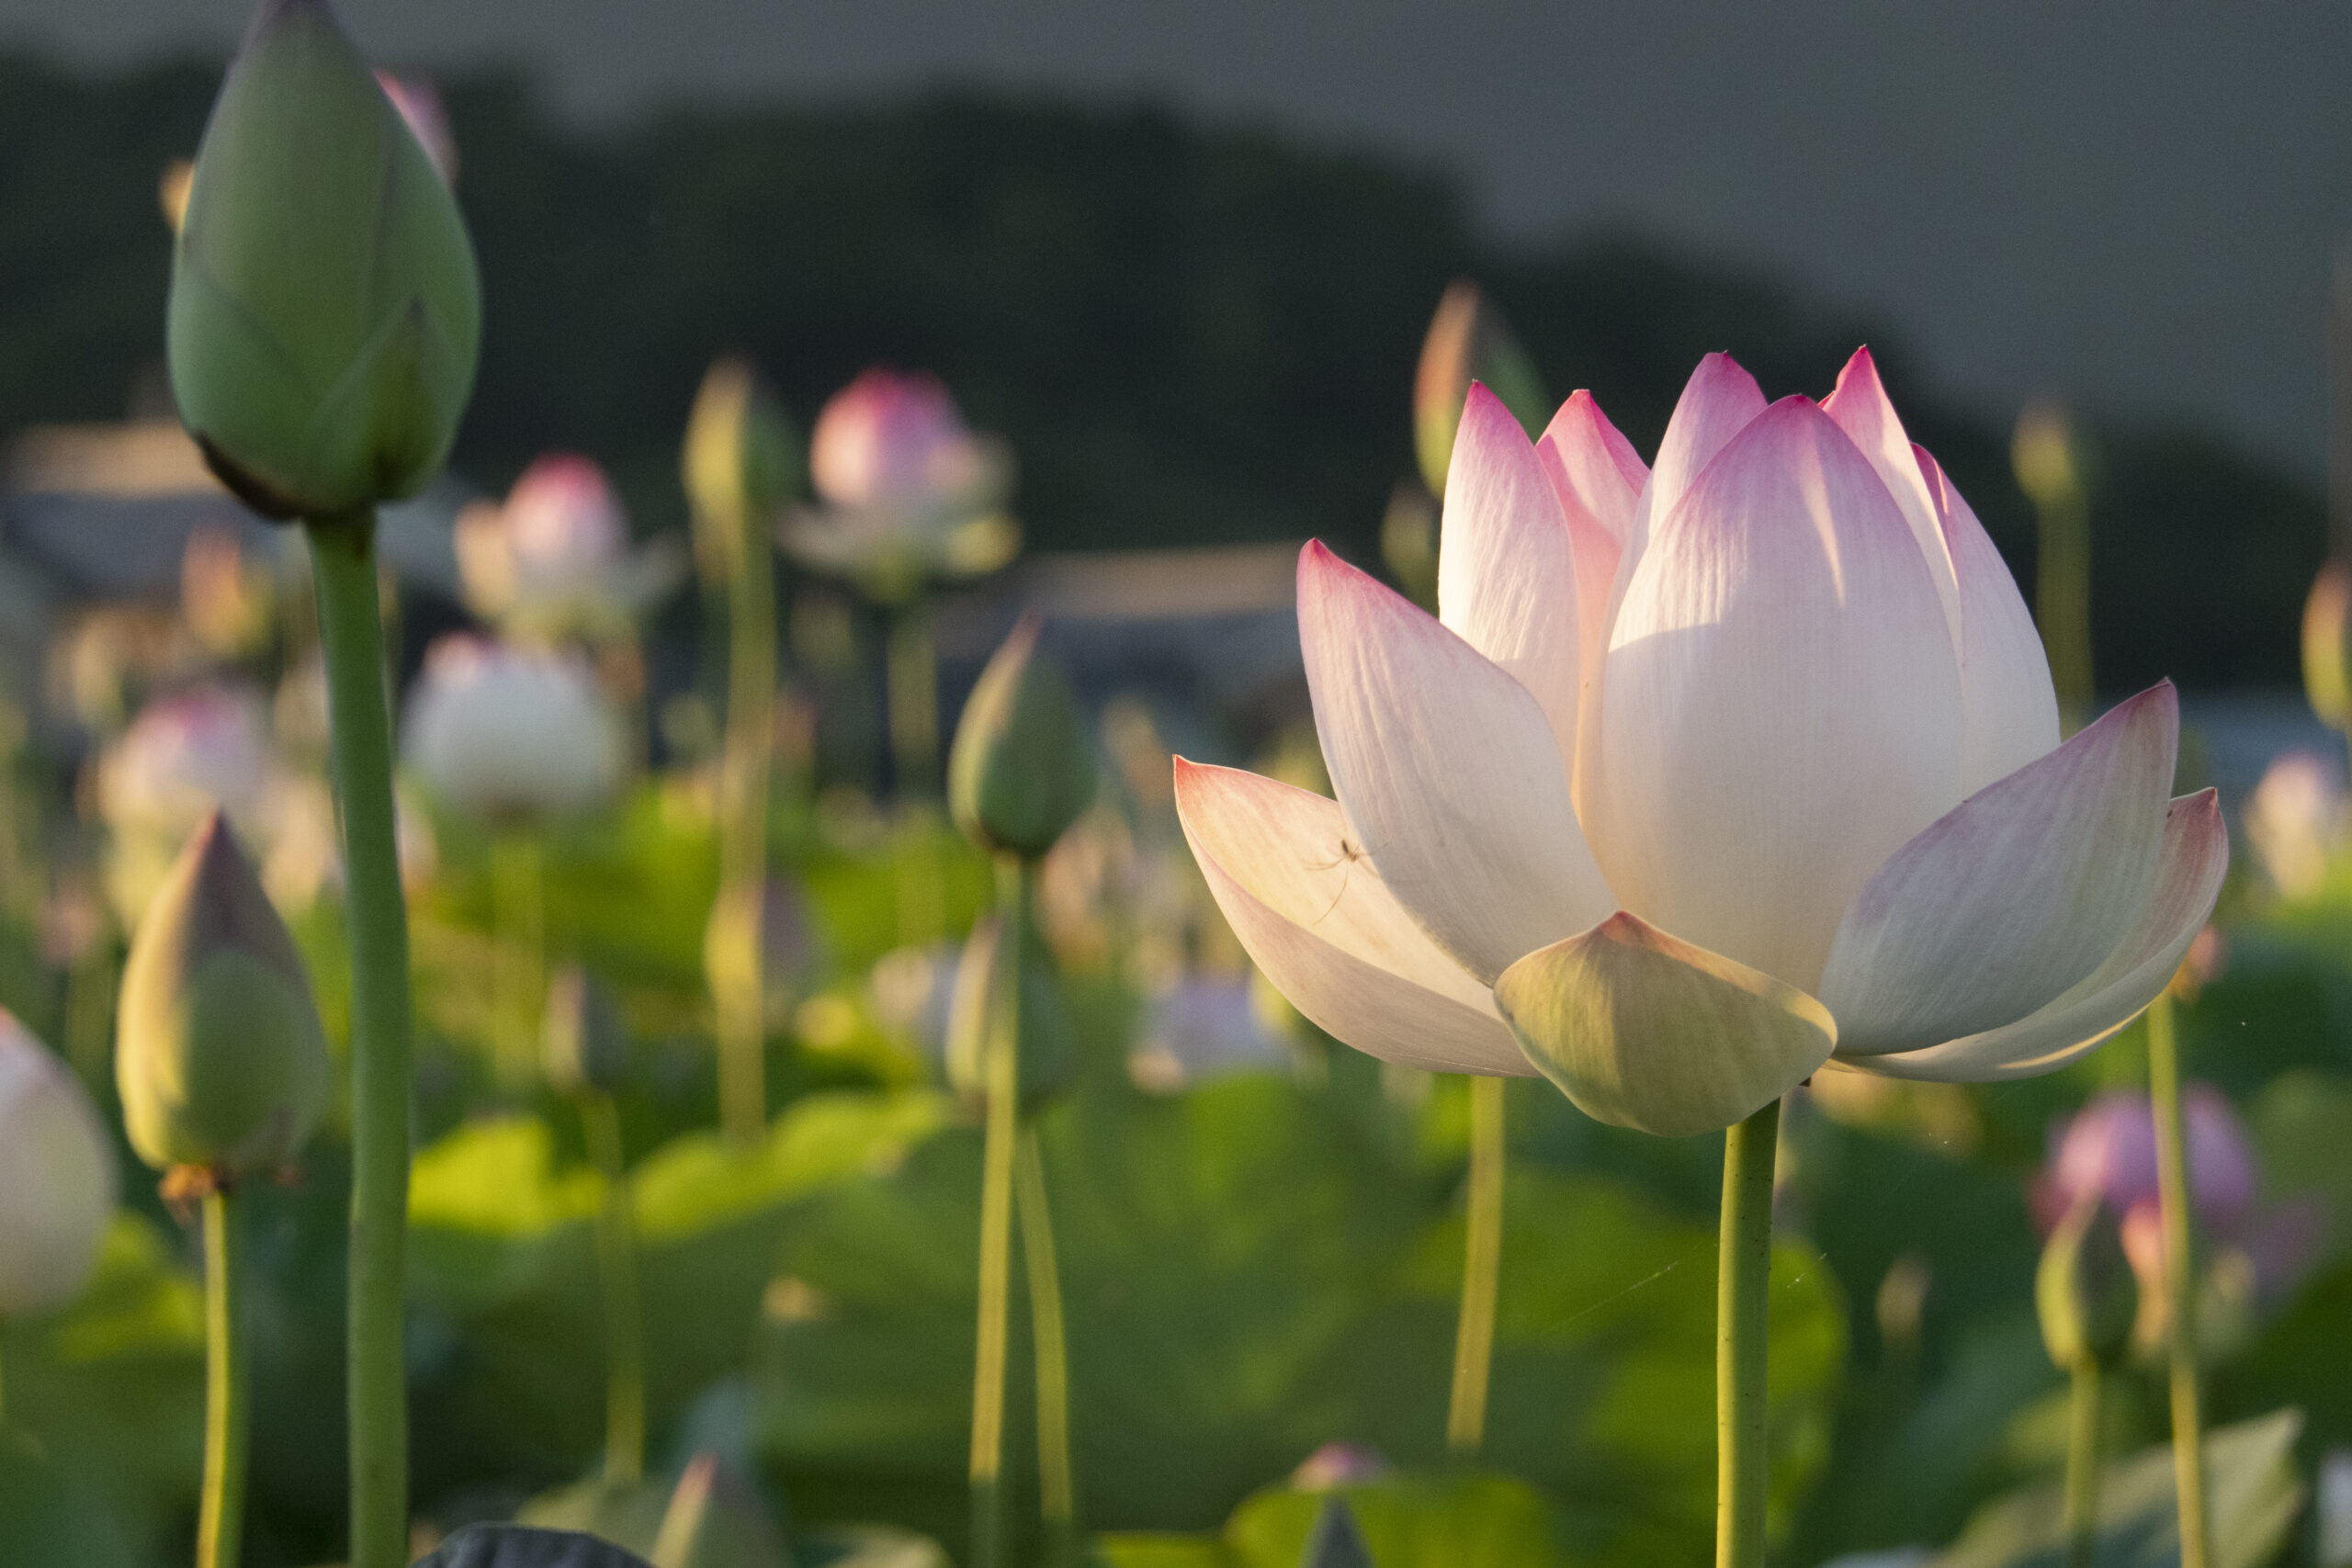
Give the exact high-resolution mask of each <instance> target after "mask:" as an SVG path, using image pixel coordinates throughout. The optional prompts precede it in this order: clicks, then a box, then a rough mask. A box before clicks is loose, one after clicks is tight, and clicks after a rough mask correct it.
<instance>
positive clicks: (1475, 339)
mask: <svg viewBox="0 0 2352 1568" xmlns="http://www.w3.org/2000/svg"><path fill="white" fill-rule="evenodd" d="M1473 381H1482V382H1484V383H1486V387H1487V390H1488V391H1490V392H1492V393H1494V394H1495V396H1497V397H1498V398H1500V399H1501V400H1503V406H1504V407H1505V408H1507V409H1509V410H1510V412H1511V413H1512V414H1513V415H1515V416H1516V417H1517V418H1518V420H1519V423H1521V424H1522V425H1524V426H1526V427H1527V433H1528V434H1530V435H1534V434H1538V433H1539V432H1541V431H1542V430H1543V428H1544V422H1545V421H1546V420H1548V419H1550V418H1551V417H1552V411H1551V409H1550V407H1549V406H1548V404H1547V400H1546V399H1545V397H1544V380H1543V378H1542V377H1540V376H1538V375H1537V374H1536V373H1535V362H1534V361H1533V360H1532V359H1530V358H1529V357H1528V356H1527V350H1525V349H1523V348H1521V347H1520V345H1519V340H1518V339H1517V338H1515V337H1513V336H1512V335H1511V332H1510V327H1509V326H1507V325H1505V324H1504V322H1503V318H1502V312H1501V311H1499V310H1496V309H1495V308H1494V307H1493V306H1492V305H1490V304H1488V303H1487V299H1486V298H1485V296H1483V295H1481V294H1480V293H1479V292H1478V286H1477V285H1476V284H1475V283H1473V282H1471V281H1470V280H1469V279H1468V278H1466V277H1458V278H1455V279H1454V280H1453V283H1452V284H1451V285H1449V286H1448V287H1447V288H1446V291H1445V296H1444V298H1443V299H1440V300H1439V301H1438V304H1437V315H1436V316H1435V317H1434V318H1432V319H1431V320H1430V335H1429V336H1428V337H1427V338H1425V339H1423V340H1422V343H1421V364H1420V368H1419V371H1418V372H1416V373H1415V375H1414V377H1413V455H1414V456H1415V457H1418V458H1419V460H1420V465H1421V479H1422V481H1423V482H1424V483H1426V484H1427V485H1428V486H1429V487H1430V494H1431V495H1443V494H1444V493H1445V471H1446V469H1447V468H1448V467H1449V466H1450V465H1451V464H1452V463H1453V433H1454V431H1455V430H1457V429H1459V428H1460V427H1461V424H1462V404H1463V402H1464V400H1465V399H1467V398H1468V397H1469V395H1470V383H1471V382H1473Z"/></svg>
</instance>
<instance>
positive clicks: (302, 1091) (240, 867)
mask: <svg viewBox="0 0 2352 1568" xmlns="http://www.w3.org/2000/svg"><path fill="white" fill-rule="evenodd" d="M115 1083H116V1087H117V1088H118V1089H119V1090H120V1091H121V1095H122V1113H123V1122H124V1124H125V1126H126V1128H127V1129H128V1131H129V1132H130V1146H131V1147H132V1148H133V1149H135V1150H136V1151H138V1154H139V1157H140V1158H141V1159H143V1160H145V1161H146V1162H147V1163H148V1164H149V1165H152V1166H153V1167H155V1168H157V1169H159V1170H164V1169H169V1168H174V1167H177V1166H193V1167H198V1168H207V1169H209V1170H211V1171H212V1172H213V1173H214V1174H215V1176H216V1177H226V1178H234V1177H237V1176H241V1175H245V1174H249V1173H251V1172H254V1171H258V1170H266V1169H269V1168H273V1167H276V1166H280V1165H283V1164H285V1163H286V1162H287V1161H288V1160H289V1159H290V1158H292V1157H293V1156H294V1153H295V1151H297V1150H298V1149H300V1147H301V1146H302V1143H303V1141H304V1140H305V1139H307V1138H308V1137H309V1136H310V1135H311V1127H312V1126H313V1125H314V1124H315V1123H316V1122H317V1121H318V1118H319V1112H320V1111H321V1109H322V1107H323V1106H324V1104H325V1101H326V1092H327V1048H326V1039H325V1036H324V1035H323V1034H322V1032H321V1031H320V1027H319V1014H318V1009H317V1008H316V1006H315V1005H314V1004H313V1003H312V1001H311V980H310V976H309V974H308V972H307V971H306V970H305V969H304V968H303V967H302V960H301V956H300V954H299V953H296V952H295V949H294V939H293V937H292V936H291V935H290V934H288V931H287V930H286V922H285V921H283V920H281V919H278V916H277V909H276V908H272V907H271V905H270V902H269V898H268V896H267V895H266V894H265V893H264V892H263V891H262V886H261V879H260V878H259V877H258V876H256V875H255V874H254V867H253V863H252V862H250V861H248V860H247V859H246V858H245V854H244V852H243V850H242V849H240V848H239V847H238V845H237V840H236V836H235V835H234V834H233V833H232V832H231V830H230V829H229V825H228V823H227V821H226V820H225V819H223V818H221V816H220V813H218V812H215V813H214V814H213V815H212V816H211V817H210V818H208V819H207V820H206V822H205V824H204V826H203V827H201V828H199V829H197V833H196V837H195V838H193V839H191V840H188V845H187V849H185V850H184V851H182V852H181V853H180V858H179V860H178V862H177V863H175V865H174V866H173V867H172V871H171V874H170V875H168V876H167V877H165V878H164V886H162V888H161V889H159V890H158V891H157V893H156V895H155V897H154V900H153V903H151V904H149V906H148V907H147V915H146V919H144V920H142V921H141V923H140V927H139V932H138V935H137V936H135V937H134V938H132V939H131V943H130V959H129V961H128V962H127V963H126V964H124V965H123V971H122V1000H121V1007H120V1010H119V1019H118V1023H117V1037H116V1045H115Z"/></svg>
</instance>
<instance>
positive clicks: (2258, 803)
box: [2239, 751, 2352, 899]
mask: <svg viewBox="0 0 2352 1568" xmlns="http://www.w3.org/2000/svg"><path fill="white" fill-rule="evenodd" d="M2239 820H2240V821H2241V823H2242V824H2243V825H2244V826H2245V836H2246V839H2247V840H2248V841H2249V842H2250V843H2252V844H2253V845H2254V852H2255V856H2256V859H2258V860H2259V861H2261V863H2262V869H2263V871H2264V873H2265V874H2267V875H2268V876H2269V878H2270V881H2271V883H2272V885H2273V886H2276V887H2277V888H2278V891H2279V892H2280V893H2282V894H2284V895H2285V896H2286V897H2289V898H2294V899H2303V898H2309V897H2312V895H2314V894H2316V893H2317V892H2318V891H2319V890H2320V889H2321V887H2322V886H2325V884H2326V882H2327V869H2328V866H2329V865H2330V864H2331V863H2333V862H2334V861H2335V856H2336V854H2337V853H2338V852H2340V851H2341V850H2342V849H2343V847H2344V842H2345V839H2346V829H2347V828H2348V827H2352V813H2348V812H2347V810H2346V803H2345V797H2344V785H2343V784H2342V782H2341V781H2340V779H2339V778H2338V777H2337V774H2336V770H2335V766H2334V765H2333V764H2332V763H2330V762H2329V761H2326V760H2325V759H2324V758H2321V757H2319V756H2316V755H2314V754H2313V753H2312V752H2309V751H2289V752H2286V753H2284V754H2282V755H2281V756H2279V757H2278V758H2277V759H2276V760H2274V761H2272V762H2271V764H2270V766H2269V767H2267V768H2266V769H2264V770H2263V774H2262V778H2261V780H2260V781H2259V782H2258V783H2256V784H2255V786H2254V789H2253V792H2252V793H2251V794H2249V795H2247V796H2246V799H2245V807H2244V808H2243V810H2242V811H2241V812H2240V814H2239Z"/></svg>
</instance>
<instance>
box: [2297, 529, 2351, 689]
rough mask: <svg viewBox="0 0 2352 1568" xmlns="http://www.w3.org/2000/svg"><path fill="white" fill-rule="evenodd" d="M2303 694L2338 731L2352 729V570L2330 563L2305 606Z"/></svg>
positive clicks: (2322, 572)
mask: <svg viewBox="0 0 2352 1568" xmlns="http://www.w3.org/2000/svg"><path fill="white" fill-rule="evenodd" d="M2303 694H2304V695H2305V696H2306V697H2308V698H2310V699H2311V705H2312V712H2313V713H2315V714H2317V715H2319V718H2320V722H2321V723H2322V724H2324V725H2326V726H2327V727H2328V728H2332V729H2345V728H2352V566H2346V564H2345V563H2344V562H2342V561H2340V560H2332V561H2329V562H2328V563H2327V564H2326V565H2325V566H2323V567H2321V568H2320V569H2319V575H2318V576H2317V577H2315V578H2313V579H2312V592H2311V597H2310V598H2308V599H2306V600H2304V601H2303Z"/></svg>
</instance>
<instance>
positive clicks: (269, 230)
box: [165, 0, 481, 517]
mask: <svg viewBox="0 0 2352 1568" xmlns="http://www.w3.org/2000/svg"><path fill="white" fill-rule="evenodd" d="M165 332H166V344H167V349H168V353H169V357H170V363H171V375H172V392H173V396H174V397H175V399H176V400H177V401H178V404H179V410H180V416H181V418H182V419H183V420H185V421H186V422H187V427H188V431H189V433H190V434H192V435H194V436H195V437H196V440H197V444H198V446H200V447H201V448H202V449H203V452H204V456H205V460H206V461H207V462H208V463H209V464H210V465H211V468H212V470H213V472H214V473H215V474H217V475H219V476H220V480H221V482H222V483H224V484H226V485H227V486H228V487H229V488H230V489H231V490H232V491H235V492H236V493H237V494H238V495H239V496H240V497H241V498H242V499H243V500H244V501H245V502H246V503H247V504H249V505H251V506H252V507H254V510H256V511H258V512H261V513H265V514H266V515H268V516H272V517H326V516H333V515H335V514H337V513H345V512H349V511H352V510H354V509H356V508H359V507H363V506H368V505H372V504H374V503H376V502H383V501H393V500H398V499H400V498H401V497H403V496H408V495H412V494H414V493H415V492H416V491H418V490H419V489H421V488H422V487H423V486H424V482H425V481H426V480H427V479H430V478H432V476H433V475H434V473H435V471H436V470H438V469H439V468H440V467H441V465H442V463H443V462H444V461H445V460H446V459H447V457H448V453H449V446H450V443H451V442H452V441H453V440H454V439H455V438H456V435H457V430H458V415H459V414H460V413H461V412H463V411H464V409H465V404H466V399H467V396H468V394H469V391H470V390H471V389H472V386H473V379H474V367H475V363H476V360H477V357H478V355H479V351H480V347H481V284H480V281H479V279H478V277H477V276H476V273H475V268H474V256H473V246H472V243H471V242H470V241H469V240H468V238H467V236H466V229H465V222H464V220H463V219H462V218H461V217H460V216H459V215H458V205H457V202H456V200H455V199H454V198H453V197H451V195H450V191H449V186H448V183H447V181H446V180H444V179H443V178H442V177H441V175H440V174H439V173H438V172H437V171H436V170H435V168H434V166H433V164H432V161H431V159H430V158H429V157H428V155H427V154H426V152H425V150H424V146H423V145H422V144H421V143H420V142H419V141H418V140H417V138H416V137H415V136H414V135H413V133H412V132H411V131H410V130H409V128H408V127H407V126H406V125H405V124H403V123H402V121H401V116H400V112H399V111H398V110H397V109H396V108H394V107H393V106H392V103H391V101H390V99H389V98H388V97H386V96H385V95H384V90H383V88H382V87H381V86H379V85H378V84H377V81H376V78H375V77H374V76H373V75H371V74H370V73H368V67H367V66H366V65H365V64H364V63H362V62H361V61H360V59H359V56H358V54H357V53H356V51H354V50H353V49H352V46H351V42H350V40H349V39H346V38H345V36H344V33H343V29H342V28H340V27H339V26H338V25H337V24H336V22H335V19H334V14H333V13H332V12H331V11H330V10H329V8H328V7H327V6H326V4H325V3H324V0H263V4H262V6H261V8H260V9H259V10H258V11H257V12H256V13H255V14H254V23H253V28H252V29H251V30H250V31H249V32H248V33H247V34H246V35H245V41H244V44H243V48H242V49H240V50H239V51H238V53H237V57H236V59H235V60H234V61H232V62H231V63H230V66H229V74H228V79H227V80H226V81H225V82H224V83H222V85H221V88H220V97H219V98H218V99H217V100H216V101H215V102H214V104H213V107H212V118H211V119H210V120H209V122H208V123H207V125H206V126H205V130H204V139H203V141H202V142H201V143H200V144H199V145H198V149H197V156H196V172H195V175H194V176H193V178H192V180H191V182H190V185H189V189H188V196H187V213H186V219H185V221H184V222H183V224H182V226H181V229H180V232H179V241H178V244H177V247H176V248H175V251H174V253H173V262H172V289H171V303H170V307H169V310H168V314H167V318H166V323H165Z"/></svg>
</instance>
